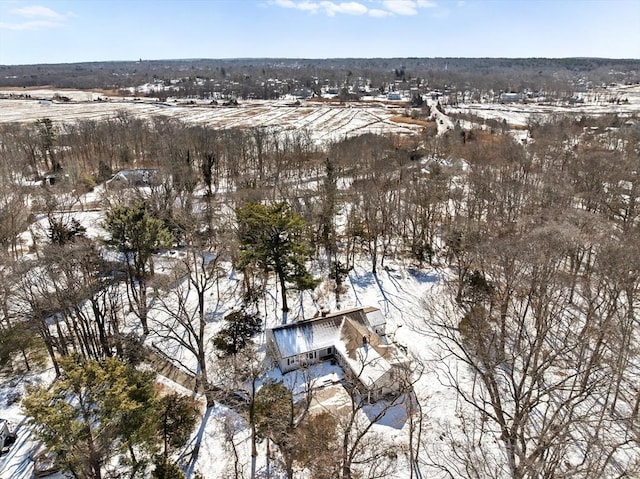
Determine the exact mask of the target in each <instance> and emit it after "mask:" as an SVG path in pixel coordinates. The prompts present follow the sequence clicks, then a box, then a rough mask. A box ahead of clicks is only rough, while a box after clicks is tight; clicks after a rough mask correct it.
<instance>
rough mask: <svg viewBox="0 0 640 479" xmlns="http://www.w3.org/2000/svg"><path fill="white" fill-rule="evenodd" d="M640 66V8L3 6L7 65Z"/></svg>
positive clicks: (467, 1)
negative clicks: (347, 61) (315, 61)
mask: <svg viewBox="0 0 640 479" xmlns="http://www.w3.org/2000/svg"><path fill="white" fill-rule="evenodd" d="M360 57H361V58H374V57H508V58H522V57H549V58H563V57H605V58H636V59H638V58H640V0H353V1H340V0H332V1H328V0H153V1H151V0H33V1H24V0H0V65H18V64H35V63H73V62H91V61H111V60H138V59H144V60H160V59H188V58H360Z"/></svg>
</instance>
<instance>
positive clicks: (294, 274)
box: [236, 202, 318, 314]
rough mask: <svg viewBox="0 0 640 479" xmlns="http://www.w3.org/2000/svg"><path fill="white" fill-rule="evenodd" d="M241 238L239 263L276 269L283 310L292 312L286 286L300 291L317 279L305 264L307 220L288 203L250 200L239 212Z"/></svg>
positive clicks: (240, 265)
mask: <svg viewBox="0 0 640 479" xmlns="http://www.w3.org/2000/svg"><path fill="white" fill-rule="evenodd" d="M236 216H237V219H238V233H239V238H240V258H239V262H238V263H239V264H238V266H239V267H240V268H242V269H246V268H247V267H248V266H249V265H254V266H257V267H258V268H259V269H261V270H262V271H264V272H266V273H270V272H274V273H275V274H276V276H277V277H278V280H279V282H280V291H281V294H282V311H283V313H285V314H286V312H287V311H289V307H288V305H287V285H288V284H291V285H293V286H294V287H295V288H296V289H298V290H306V289H313V288H315V287H316V286H317V284H318V281H317V280H316V279H314V278H313V277H312V276H311V274H310V273H309V272H308V271H307V269H306V267H305V261H306V260H307V259H308V257H309V255H310V248H309V245H308V242H307V241H306V239H305V235H304V233H305V226H306V225H305V222H304V220H303V219H302V217H301V216H300V215H297V214H294V213H293V212H292V211H291V208H290V207H289V205H288V204H287V203H286V202H279V203H275V204H273V205H263V204H261V203H249V204H247V205H245V206H244V207H242V208H239V209H238V210H237V212H236Z"/></svg>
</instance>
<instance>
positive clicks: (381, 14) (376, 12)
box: [369, 8, 393, 18]
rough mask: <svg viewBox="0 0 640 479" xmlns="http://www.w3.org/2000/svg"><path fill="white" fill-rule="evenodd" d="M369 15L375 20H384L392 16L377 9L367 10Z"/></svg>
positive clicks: (385, 11)
mask: <svg viewBox="0 0 640 479" xmlns="http://www.w3.org/2000/svg"><path fill="white" fill-rule="evenodd" d="M369 15H371V16H372V17H376V18H384V17H390V16H391V15H393V14H392V13H391V12H389V11H387V10H380V9H378V8H372V9H371V10H369Z"/></svg>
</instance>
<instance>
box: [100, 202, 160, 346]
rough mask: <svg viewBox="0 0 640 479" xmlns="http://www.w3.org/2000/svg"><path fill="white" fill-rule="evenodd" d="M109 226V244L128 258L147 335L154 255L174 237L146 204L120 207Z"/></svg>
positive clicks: (111, 214) (135, 300)
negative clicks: (148, 296)
mask: <svg viewBox="0 0 640 479" xmlns="http://www.w3.org/2000/svg"><path fill="white" fill-rule="evenodd" d="M105 227H106V229H107V231H109V233H111V238H110V239H109V240H108V241H107V244H109V245H111V246H113V247H115V248H116V250H118V251H119V252H120V253H122V254H123V255H124V258H125V261H126V264H127V273H128V278H129V286H130V290H131V294H132V296H133V301H131V303H132V304H131V305H132V306H136V308H134V309H135V311H136V313H137V315H138V316H139V318H140V321H141V323H142V329H143V331H144V333H145V334H148V333H149V327H148V326H147V287H146V286H147V279H148V277H149V276H152V275H153V261H152V255H153V253H155V252H156V251H157V250H158V249H160V248H163V247H168V246H169V245H170V244H171V243H172V241H173V237H172V235H171V233H170V232H169V230H167V229H166V227H165V226H164V223H163V222H162V220H160V219H158V218H154V217H153V216H151V215H150V214H149V213H148V212H147V210H146V208H145V206H144V205H143V204H139V205H135V206H118V207H116V208H114V209H113V210H111V211H110V212H108V213H107V217H106V220H105Z"/></svg>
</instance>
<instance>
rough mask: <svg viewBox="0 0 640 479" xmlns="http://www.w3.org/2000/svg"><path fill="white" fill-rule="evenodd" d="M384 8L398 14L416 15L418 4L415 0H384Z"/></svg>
mask: <svg viewBox="0 0 640 479" xmlns="http://www.w3.org/2000/svg"><path fill="white" fill-rule="evenodd" d="M382 4H383V5H384V8H386V9H387V10H389V11H390V12H392V13H395V14H396V15H416V14H417V13H418V4H417V3H416V2H414V1H413V0H384V2H382Z"/></svg>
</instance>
